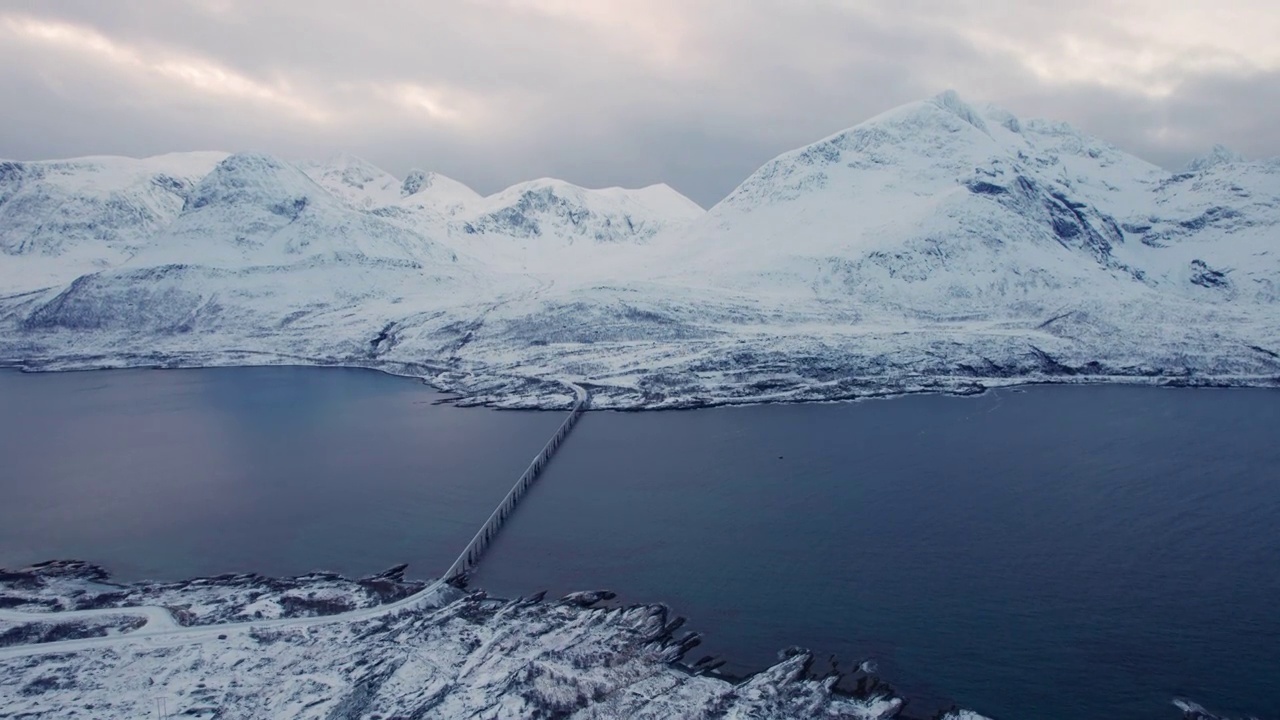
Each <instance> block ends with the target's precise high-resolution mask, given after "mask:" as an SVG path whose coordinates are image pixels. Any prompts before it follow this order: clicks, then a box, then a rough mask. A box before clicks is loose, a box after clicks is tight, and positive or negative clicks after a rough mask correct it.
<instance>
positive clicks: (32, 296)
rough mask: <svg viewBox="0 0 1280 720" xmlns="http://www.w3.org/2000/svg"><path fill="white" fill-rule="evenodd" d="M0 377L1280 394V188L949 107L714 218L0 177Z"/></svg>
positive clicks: (177, 183) (323, 177) (267, 169)
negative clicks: (318, 367)
mask: <svg viewBox="0 0 1280 720" xmlns="http://www.w3.org/2000/svg"><path fill="white" fill-rule="evenodd" d="M0 360H4V361H9V362H12V363H16V364H21V365H24V366H27V367H32V368H71V367H101V366H121V365H151V364H162V365H208V364H242V363H261V362H306V363H323V364H344V365H362V366H372V367H380V368H384V369H389V370H393V371H399V372H407V373H412V374H419V375H424V376H427V377H430V378H431V379H433V381H434V382H435V383H436V384H438V385H440V386H442V387H445V388H448V389H451V390H455V391H458V392H460V393H462V394H464V395H466V396H467V397H468V398H469V399H471V400H473V401H480V402H493V403H498V404H503V405H511V406H546V405H550V404H555V403H556V402H558V401H559V399H558V398H557V396H556V395H554V393H555V392H558V391H556V390H553V388H554V386H552V385H547V384H545V383H546V382H547V381H551V380H555V379H557V378H573V379H576V380H580V381H583V382H585V383H589V384H592V385H594V386H595V388H596V399H595V403H596V406H597V407H610V406H613V407H677V406H689V405H698V404H714V403H724V402H749V401H763V400H808V399H828V398H847V397H858V396H864V395H871V394H885V393H894V392H907V391H919V390H931V389H933V390H952V391H967V390H972V389H976V388H979V387H984V386H991V385H995V384H1007V383H1012V382H1027V381H1042V380H1054V381H1067V380H1072V381H1084V380H1138V381H1144V382H1174V383H1186V384H1227V385H1240V384H1248V385H1259V384H1263V385H1269V384H1278V383H1280V161H1277V160H1270V161H1260V162H1246V161H1244V160H1243V159H1241V158H1240V157H1239V156H1236V155H1234V154H1233V153H1231V152H1230V151H1228V150H1226V149H1225V148H1221V147H1218V148H1215V149H1214V150H1213V151H1212V153H1211V154H1209V155H1208V156H1207V157H1205V158H1203V159H1201V160H1198V161H1196V162H1194V163H1192V164H1191V165H1190V166H1189V167H1188V168H1187V169H1186V171H1184V172H1178V173H1174V172H1169V171H1167V170H1164V169H1161V168H1159V167H1156V166H1154V165H1151V164H1148V163H1146V162H1144V161H1142V160H1140V159H1138V158H1135V157H1133V156H1131V155H1128V154H1126V153H1124V152H1122V151H1120V150H1117V149H1116V148H1114V147H1112V146H1110V145H1108V144H1106V143H1105V142H1102V141H1100V140H1097V139H1095V138H1092V137H1089V136H1087V135H1085V134H1083V133H1081V132H1079V131H1077V130H1075V129H1073V128H1071V127H1070V126H1068V125H1065V124H1061V123H1052V122H1045V121H1039V120H1033V121H1022V120H1019V119H1018V118H1016V117H1014V116H1013V115H1012V114H1010V113H1008V112H1006V111H1003V110H1000V109H997V108H993V107H986V108H983V109H978V108H975V107H973V106H971V105H969V104H967V103H965V102H964V101H963V100H962V99H960V98H959V97H958V96H957V95H956V94H955V93H951V92H947V93H943V94H942V95H939V96H937V97H935V98H932V99H929V100H925V101H921V102H917V103H912V104H910V105H906V106H903V107H900V108H897V109H895V110H891V111H889V112H887V113H885V114H883V115H880V116H877V117H875V118H872V119H871V120H868V121H866V122H864V123H862V124H860V125H857V126H856V127H853V128H850V129H849V130H845V131H843V132H840V133H837V134H835V135H832V136H831V137H828V138H825V139H823V140H820V141H818V142H816V143H814V144H812V145H808V146H806V147H803V148H800V149H798V150H795V151H792V152H789V153H786V154H784V155H781V156H779V157H778V158H775V159H774V160H771V161H770V162H768V163H766V164H765V165H764V166H763V167H762V168H760V169H759V170H758V171H757V172H756V173H754V174H753V175H752V176H751V177H749V178H747V179H746V181H744V182H743V183H742V184H741V185H740V186H739V187H738V188H737V189H736V190H734V191H733V192H732V193H731V194H730V195H729V196H728V197H727V198H725V199H724V200H723V201H722V202H720V203H719V204H717V205H716V206H715V207H713V208H711V209H710V210H707V211H704V210H702V208H700V207H699V206H697V205H696V204H695V203H693V202H692V201H690V200H688V199H687V198H685V197H683V196H682V195H680V194H679V193H677V192H676V191H675V190H673V189H671V188H670V187H668V186H666V185H654V186H651V187H647V188H641V189H635V190H628V189H621V188H608V189H603V190H589V189H585V188H580V187H576V186H574V185H571V184H569V183H566V182H563V181H559V180H550V179H544V180H535V181H532V182H527V183H522V184H520V185H516V186H514V187H511V188H508V189H506V190H504V191H502V192H499V193H496V194H494V195H491V196H488V197H483V196H481V195H479V194H478V193H476V192H474V191H472V190H471V189H470V188H468V187H466V186H465V185H463V184H461V183H459V182H457V181H454V180H451V179H449V178H447V177H444V176H442V175H439V174H436V173H431V172H426V171H413V172H411V173H410V174H409V175H408V176H407V177H406V178H404V179H403V180H401V179H397V178H395V177H393V176H391V175H390V174H388V173H386V172H384V171H382V170H380V169H378V168H377V167H374V166H373V165H370V164H369V163H367V162H365V161H363V160H360V159H359V158H355V157H351V156H345V155H344V156H338V157H335V158H333V159H330V160H328V161H324V162H315V163H302V164H290V163H287V162H284V161H282V160H279V159H277V158H273V157H270V156H267V155H261V154H252V153H241V154H235V155H226V154H223V153H182V154H173V155H165V156H159V157H153V158H146V159H141V160H135V159H128V158H114V157H94V158H80V159H75V160H62V161H41V162H0Z"/></svg>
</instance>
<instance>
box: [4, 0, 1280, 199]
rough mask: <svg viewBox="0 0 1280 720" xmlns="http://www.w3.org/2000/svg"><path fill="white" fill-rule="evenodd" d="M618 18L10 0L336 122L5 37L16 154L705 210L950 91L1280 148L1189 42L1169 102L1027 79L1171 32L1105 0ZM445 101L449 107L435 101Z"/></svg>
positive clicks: (1267, 84) (640, 7) (524, 4)
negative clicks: (114, 157)
mask: <svg viewBox="0 0 1280 720" xmlns="http://www.w3.org/2000/svg"><path fill="white" fill-rule="evenodd" d="M539 2H540V3H541V5H539ZM609 5H610V4H609V3H605V2H597V3H588V2H586V1H585V0H581V1H580V2H575V1H574V0H537V1H535V0H483V1H478V2H423V1H422V0H418V1H417V2H409V1H407V0H394V1H393V0H387V1H386V2H380V3H377V4H355V3H349V2H337V1H336V0H313V1H312V2H306V3H303V2H296V3H291V2H274V3H250V2H236V1H234V0H188V1H186V2H142V1H141V0H119V1H118V2H113V3H99V2H91V1H89V0H69V1H67V2H61V3H57V4H48V3H34V2H29V3H21V2H19V3H14V4H11V5H9V6H7V7H6V8H5V9H3V10H0V19H3V17H4V16H5V15H6V14H13V13H16V14H20V15H22V16H24V17H29V18H36V19H38V20H40V21H45V22H63V23H70V24H72V25H74V26H77V27H83V28H91V29H93V30H95V31H96V32H98V33H100V34H101V35H102V36H105V37H106V38H109V39H110V41H111V42H113V43H117V44H119V45H120V46H121V47H125V48H134V49H137V50H138V52H139V53H142V54H143V55H146V56H147V57H159V58H180V59H182V58H191V59H195V60H196V61H199V62H208V63H212V64H213V65H214V66H215V67H217V68H220V69H224V70H226V71H227V72H228V73H232V74H234V75H235V76H236V77H237V78H243V79H244V80H245V81H246V82H250V83H254V84H255V85H254V87H258V86H261V87H262V88H266V89H267V90H269V91H270V92H271V93H277V92H278V93H279V94H280V96H281V97H282V98H285V99H286V100H289V101H290V102H292V100H290V99H296V100H297V102H298V103H301V104H303V105H305V106H306V107H312V106H314V107H316V108H319V109H321V110H323V112H324V113H325V116H326V117H325V119H324V121H318V120H315V119H314V118H312V119H308V118H306V117H299V116H296V115H297V113H294V114H291V110H290V106H289V105H288V104H287V103H286V102H285V101H284V100H281V101H280V102H275V101H269V100H263V99H261V98H257V99H255V98H254V97H253V96H252V93H251V92H249V91H245V92H243V93H241V95H235V94H234V93H232V94H225V93H224V94H218V93H210V92H202V91H199V90H195V89H191V88H185V87H183V86H182V84H181V82H176V81H174V80H173V79H172V78H166V77H163V76H159V75H155V74H154V73H153V74H151V75H148V74H147V73H145V72H141V71H139V70H138V68H130V67H113V66H112V65H111V63H109V62H103V61H93V60H86V57H89V56H87V55H86V54H85V53H84V52H80V51H76V50H74V49H72V48H68V47H62V46H58V47H55V46H52V45H49V44H48V43H45V44H41V43H40V42H36V41H23V42H7V41H6V42H4V43H0V92H2V93H3V95H4V97H6V98H10V99H11V101H10V102H8V103H6V113H5V115H6V118H5V119H6V122H5V123H3V125H0V156H8V157H18V158H35V157H50V156H67V155H78V154H91V153H123V154H133V155H142V154H151V153H158V152H167V151H172V150H188V149H206V148H209V149H225V150H238V149H259V150H266V151H268V152H274V153H278V154H281V155H284V156H286V157H323V156H325V155H328V154H331V153H334V152H337V151H350V152H354V153H356V154H359V155H362V156H364V157H367V158H368V159H369V160H371V161H373V162H375V163H377V164H378V165H381V166H383V167H385V168H386V169H387V170H389V171H392V172H394V173H397V174H403V173H404V172H406V171H407V170H408V169H409V168H411V167H425V168H429V169H434V170H438V171H441V172H444V173H446V174H448V175H451V176H453V177H456V178H458V179H459V180H462V181H464V182H467V183H469V184H471V185H473V186H475V187H476V188H477V189H478V190H481V191H484V192H491V191H494V190H496V189H499V188H501V187H503V186H505V185H508V184H510V183H513V182H516V181H519V180H523V179H528V178H531V177H537V176H547V175H550V176H558V177H563V178H565V179H567V180H570V181H573V182H577V183H580V184H583V185H596V186H598V185H616V184H621V185H640V184H647V183H651V182H660V181H665V182H668V183H669V184H671V185H673V186H675V187H676V188H677V189H679V190H681V191H683V192H685V193H687V194H689V195H690V196H691V197H693V198H694V199H695V200H697V201H699V202H701V203H703V204H704V205H710V204H712V203H714V202H715V201H716V200H718V199H719V198H720V197H722V196H723V195H724V194H726V193H727V192H728V191H729V190H731V189H732V188H733V187H734V186H735V185H736V184H737V183H738V182H740V181H741V180H742V179H744V178H745V176H746V175H747V174H748V173H749V172H751V170H753V169H754V168H755V167H757V166H758V165H759V164H761V163H762V162H764V161H766V160H768V159H769V158H770V157H772V156H774V155H776V154H778V153H779V152H783V151H786V150H788V149H791V148H793V147H795V146H798V145H801V144H804V143H807V142H810V141H812V140H815V139H817V138H819V137H821V136H823V135H826V134H828V133H831V132H834V131H837V130H839V129H841V128H844V127H847V126H849V125H852V124H855V123H857V122H859V121H861V120H863V119H865V118H867V117H870V116H871V115H874V114H876V113H878V112H881V111H883V110H886V109H889V108H890V107H893V106H895V105H898V104H901V103H903V102H907V101H910V100H914V99H919V98H921V97H925V96H928V95H931V94H933V93H936V92H938V91H940V90H942V89H944V88H946V87H954V88H956V89H958V90H959V91H960V92H961V93H962V94H963V95H965V96H966V97H968V98H969V99H971V100H975V101H979V102H981V101H993V102H996V103H997V104H1000V105H1004V106H1006V107H1008V108H1009V109H1011V110H1013V111H1014V112H1016V113H1018V114H1020V115H1023V116H1044V117H1051V118H1054V119H1062V120H1066V121H1069V122H1072V123H1073V124H1076V125H1078V126H1079V127H1081V128H1082V129H1084V130H1086V131H1088V132H1091V133H1093V134H1095V135H1098V136H1100V137H1103V138H1105V139H1107V140H1110V141H1112V142H1113V143H1115V144H1117V145H1120V146H1121V147H1123V148H1125V149H1128V150H1130V151H1132V152H1135V153H1136V154H1138V155H1140V156H1143V157H1145V158H1147V159H1149V160H1152V161H1154V162H1158V163H1162V164H1166V165H1170V166H1177V165H1181V164H1182V163H1183V162H1185V161H1186V160H1187V159H1188V158H1189V157H1191V156H1192V155H1194V154H1197V153H1200V152H1203V151H1204V150H1205V149H1207V148H1208V147H1209V146H1210V145H1212V144H1213V143H1214V142H1218V141H1222V142H1226V143H1228V144H1229V145H1232V146H1233V147H1235V148H1236V149H1238V150H1240V151H1242V152H1244V153H1246V154H1247V155H1250V156H1268V155H1274V154H1277V151H1278V149H1280V128H1276V127H1273V126H1272V125H1273V124H1272V123H1268V122H1267V118H1269V117H1274V116H1275V114H1276V108H1277V107H1280V90H1277V88H1280V83H1277V82H1276V80H1277V77H1276V70H1275V69H1270V68H1256V67H1255V68H1252V69H1251V68H1250V67H1249V65H1248V63H1247V62H1244V61H1242V62H1241V63H1239V64H1238V66H1235V65H1231V64H1230V63H1225V64H1224V63H1222V62H1218V63H1217V64H1214V63H1213V62H1200V61H1199V59H1198V56H1197V55H1196V53H1204V52H1206V51H1204V50H1203V48H1202V47H1200V46H1198V45H1196V44H1195V43H1192V44H1189V45H1187V49H1186V55H1185V57H1186V58H1187V61H1186V63H1185V64H1179V63H1173V64H1172V65H1169V66H1168V67H1162V68H1161V69H1160V70H1159V72H1162V73H1165V75H1160V76H1159V78H1160V81H1161V82H1167V83H1169V84H1170V85H1171V86H1173V87H1174V90H1173V91H1172V92H1170V93H1168V94H1166V95H1164V96H1159V95H1153V94H1152V93H1144V92H1141V88H1138V89H1136V90H1135V89H1134V88H1132V87H1121V86H1117V85H1116V84H1115V83H1107V82H1103V80H1106V78H1100V79H1099V81H1098V82H1092V81H1089V80H1088V79H1084V80H1081V79H1079V78H1074V79H1072V78H1069V79H1068V80H1056V81H1051V80H1047V79H1045V78H1043V77H1040V76H1038V75H1037V73H1036V72H1033V71H1032V70H1031V69H1029V66H1028V61H1027V60H1026V58H1023V57H1020V56H1019V53H1024V52H1036V51H1037V47H1038V45H1037V44H1036V42H1035V41H1036V40H1037V39H1038V38H1040V37H1043V38H1044V44H1045V45H1046V46H1052V44H1053V43H1055V42H1058V41H1059V39H1060V35H1061V33H1063V32H1071V33H1076V34H1078V35H1081V36H1084V35H1085V34H1088V37H1089V38H1092V41H1095V42H1098V43H1104V44H1105V43H1114V44H1123V43H1142V42H1156V41H1157V40H1158V41H1159V42H1161V43H1164V40H1162V39H1160V38H1157V39H1156V40H1152V39H1151V38H1145V39H1144V37H1142V36H1140V35H1139V34H1135V33H1138V32H1139V30H1135V29H1134V28H1133V27H1128V26H1121V25H1118V24H1115V23H1112V22H1110V21H1109V20H1107V17H1108V16H1107V15H1106V7H1107V5H1106V4H1104V3H1101V2H1099V0H1080V1H1079V2H1078V3H1077V5H1078V7H1077V8H1076V11H1075V12H1073V13H1070V14H1067V16H1064V15H1063V14H1062V13H1061V12H1059V10H1058V8H1057V5H1056V4H1055V3H1048V2H1036V3H1008V4H1005V3H990V2H982V3H979V2H969V1H968V0H965V1H963V2H948V3H939V2H927V1H926V0H906V1H904V2H896V3H889V2H887V1H884V2H882V1H878V0H877V1H872V2H837V1H835V0H829V1H827V2H814V3H809V4H804V5H800V4H796V3H783V2H780V1H771V2H763V1H762V2H754V3H741V2H730V1H729V0H699V1H696V2H693V1H691V2H682V3H676V2H666V1H664V0H654V1H653V2H649V3H634V2H617V3H614V5H616V6H617V8H621V9H618V10H617V11H616V12H613V11H610V10H609V8H608V7H606V6H609ZM1246 5H1249V4H1248V3H1244V4H1242V5H1241V7H1245V6H1246ZM1257 7H1259V8H1261V9H1262V11H1265V10H1266V6H1265V4H1260V5H1257ZM602 8H603V9H602ZM0 27H2V26H0ZM991 37H995V38H996V39H997V40H999V42H995V43H992V42H988V41H986V40H984V38H991ZM1028 38H1029V40H1028ZM1006 40H1007V41H1008V42H1005V41H1006ZM1174 40H1176V38H1174V39H1171V40H1169V42H1174ZM1019 43H1022V44H1019ZM1117 46H1119V45H1117ZM1162 47H1163V45H1162ZM1026 48H1030V50H1027V49H1026ZM1198 48H1199V49H1198ZM1214 52H1216V53H1218V54H1219V55H1220V54H1222V52H1223V51H1221V50H1216V51H1214ZM1210 54H1211V55H1212V54H1213V53H1210ZM1178 57H1182V56H1178ZM1214 57H1216V56H1214ZM1211 59H1213V58H1211ZM1202 66H1203V67H1202ZM1206 68H1207V69H1206ZM1170 73H1171V74H1172V75H1169V74H1170ZM1157 75H1158V73H1157ZM1166 76H1167V77H1166ZM408 86H413V87H416V88H420V89H422V91H423V92H425V93H427V95H425V96H424V97H425V98H426V100H424V101H423V103H422V107H420V108H418V109H417V110H414V109H412V108H411V107H409V105H410V104H411V103H409V102H408V100H406V99H405V97H409V96H404V97H401V96H397V93H401V95H404V93H405V92H408V91H406V90H405V89H404V88H405V87H408ZM437 95H438V97H437ZM397 97H399V98H400V99H397ZM413 97H416V96H413ZM273 102H274V103H275V104H273ZM436 105H438V106H439V108H440V109H441V113H442V114H439V115H434V116H433V115H432V114H431V111H428V110H426V109H425V108H428V107H432V108H434V107H435V106H436ZM450 113H452V114H450ZM1162 130H1163V131H1162Z"/></svg>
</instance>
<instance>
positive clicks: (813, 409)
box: [475, 386, 1280, 720]
mask: <svg viewBox="0 0 1280 720" xmlns="http://www.w3.org/2000/svg"><path fill="white" fill-rule="evenodd" d="M1278 441H1280V393H1276V392H1273V391H1265V390H1173V389H1162V388H1149V387H1118V386H1101V387H1035V388H1029V389H1027V390H1025V391H1000V392H994V393H989V394H987V395H984V396H981V397H976V398H958V397H943V396H918V397H906V398H898V399H893V400H885V401H872V402H863V403H854V404H828V405H804V406H796V405H790V406H787V405H779V406H757V407H746V408H724V409H712V410H698V411H689V412H666V413H592V414H589V415H588V416H587V417H586V418H584V420H583V422H582V423H581V424H580V426H579V428H578V429H577V430H576V431H575V434H574V437H573V438H572V440H571V441H570V443H569V444H568V445H567V446H566V448H565V451H564V452H561V453H560V454H558V455H557V456H556V459H555V462H554V463H553V464H552V466H551V467H550V469H549V471H548V472H547V473H546V474H545V475H544V476H543V478H542V479H541V480H540V481H539V485H538V487H537V489H536V491H535V492H534V493H532V494H531V495H530V496H529V498H528V500H527V502H526V503H525V504H524V505H522V507H521V509H520V511H519V512H518V513H516V515H515V517H514V518H513V520H512V521H511V522H510V523H509V524H508V525H507V527H506V529H505V530H504V531H503V534H502V535H501V536H500V537H499V538H498V541H497V542H496V543H495V545H494V546H493V548H492V549H491V551H490V554H489V555H488V557H487V558H486V559H485V562H484V563H483V564H482V565H481V568H480V571H479V573H478V574H477V576H476V578H475V583H476V584H477V585H478V586H480V587H484V588H486V589H487V590H489V591H491V592H494V593H497V594H506V595H515V594H521V593H524V594H528V593H531V592H533V591H535V590H540V589H549V590H551V591H552V592H554V593H559V592H562V591H568V590H576V589H585V588H601V589H605V588H607V589H612V590H615V591H619V592H620V593H621V599H622V600H625V601H634V602H641V601H659V600H660V601H664V602H667V603H668V604H670V605H671V606H672V607H673V609H674V610H676V611H677V612H678V613H680V614H682V615H685V616H687V617H688V618H689V619H690V623H689V625H690V627H691V628H693V629H695V630H698V631H701V632H703V633H704V639H705V642H704V645H703V647H700V648H697V649H696V650H695V651H694V653H693V657H692V658H691V659H697V657H699V656H701V655H703V654H704V653H712V654H720V655H722V656H724V657H726V658H728V659H729V660H730V661H731V662H730V667H731V668H734V669H738V670H750V669H756V668H760V667H762V666H764V665H766V664H768V663H770V662H772V661H774V660H775V659H776V658H775V655H774V653H775V652H776V651H777V650H779V649H780V648H783V647H785V646H788V645H792V644H798V645H802V646H806V647H809V648H812V649H815V650H816V651H818V652H819V653H823V654H824V655H822V656H821V657H825V654H827V653H834V654H836V655H837V656H838V657H839V658H840V659H841V660H843V661H844V662H843V667H844V668H845V669H848V668H849V667H850V665H856V664H857V662H858V661H861V660H863V659H872V660H874V661H876V663H877V664H878V666H879V670H880V674H881V676H882V677H884V678H885V679H887V680H889V681H890V682H891V683H893V684H895V685H896V686H897V687H898V688H899V690H901V691H903V692H904V694H906V695H907V696H908V697H912V698H916V699H918V700H922V701H925V702H924V704H926V705H928V704H929V703H933V704H938V703H942V704H945V703H948V702H950V701H954V702H958V703H960V704H961V705H962V706H964V707H970V708H973V709H976V710H979V711H981V712H984V713H987V714H990V715H992V716H994V717H996V718H1036V719H1038V720H1108V719H1115V720H1142V719H1144V718H1172V717H1177V716H1178V712H1177V711H1176V710H1175V709H1174V708H1173V707H1171V706H1170V702H1171V700H1172V699H1173V698H1174V697H1175V696H1185V697H1188V698H1191V699H1193V700H1195V701H1198V702H1200V703H1201V704H1204V705H1206V706H1208V707H1210V708H1213V709H1216V710H1218V711H1220V712H1233V713H1238V714H1239V715H1244V714H1246V713H1252V714H1256V715H1258V716H1260V717H1280V442H1278ZM819 664H821V663H819ZM918 709H920V710H923V709H924V708H923V707H921V708H918ZM922 714H923V713H922Z"/></svg>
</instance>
